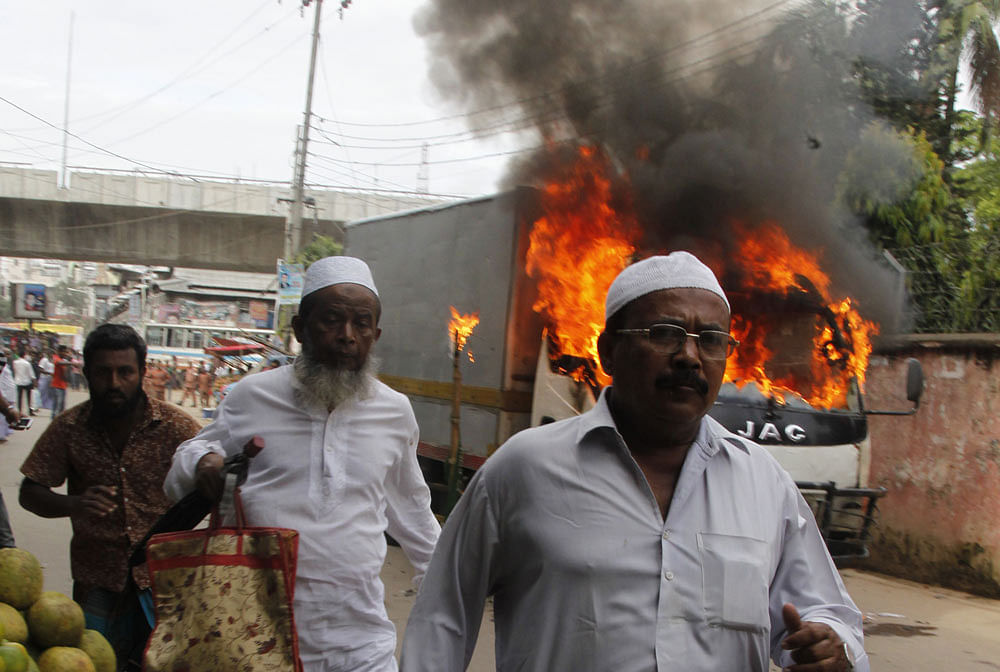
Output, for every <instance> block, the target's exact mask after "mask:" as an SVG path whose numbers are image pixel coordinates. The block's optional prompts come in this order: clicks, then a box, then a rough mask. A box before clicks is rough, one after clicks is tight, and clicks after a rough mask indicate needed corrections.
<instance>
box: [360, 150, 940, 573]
mask: <svg viewBox="0 0 1000 672" xmlns="http://www.w3.org/2000/svg"><path fill="white" fill-rule="evenodd" d="M593 160H595V157H593V156H592V155H588V154H587V153H586V152H583V153H581V155H580V159H579V163H580V169H581V170H584V171H586V172H587V174H588V176H589V177H588V178H587V180H586V182H587V184H586V188H581V186H580V185H579V184H575V183H574V182H573V180H568V181H566V182H562V183H553V184H550V185H548V186H546V187H544V188H542V189H534V188H527V187H521V188H517V189H514V190H511V191H508V192H504V193H501V194H498V195H495V196H489V197H484V198H478V199H472V200H467V201H462V202H457V203H452V204H446V205H441V206H436V207H430V208H426V209H422V210H415V211H410V212H406V213H401V214H395V215H389V216H383V217H377V218H372V219H366V220H361V221H357V222H353V223H351V224H349V225H348V227H347V235H346V241H347V244H346V252H348V253H350V254H352V255H356V256H359V257H361V258H364V259H366V260H367V261H368V262H369V264H370V265H371V266H372V269H373V272H374V274H375V277H377V278H378V282H379V287H380V290H381V292H380V293H381V294H382V297H383V299H382V301H383V316H382V324H381V326H382V328H383V335H382V338H381V339H380V340H379V343H378V345H377V348H376V354H377V355H378V357H379V359H380V360H381V367H380V372H381V373H380V377H381V378H382V379H383V380H384V381H385V382H386V383H387V384H389V385H390V386H392V387H394V388H395V389H397V390H399V391H401V392H403V393H405V394H407V395H408V396H409V398H410V400H411V401H412V404H413V408H414V412H415V414H416V417H417V421H418V423H419V426H420V431H421V442H420V444H419V446H418V449H417V452H418V455H419V457H420V460H421V464H422V467H423V469H424V475H425V477H426V478H427V481H428V483H429V484H430V486H431V489H432V493H433V494H434V501H435V506H436V508H438V509H441V510H445V511H446V510H448V509H450V506H451V505H452V504H453V503H454V500H455V498H456V497H457V495H458V492H459V490H460V489H461V484H462V483H463V482H464V481H465V480H467V478H468V477H469V476H470V475H471V473H472V472H474V471H475V470H476V469H477V468H478V467H479V466H481V465H482V464H483V462H484V461H485V460H486V459H488V457H489V455H490V454H491V453H492V452H493V451H494V450H495V449H496V448H497V447H498V446H499V445H500V444H502V443H503V442H504V441H505V440H506V439H507V438H508V437H510V436H511V435H512V434H514V433H515V432H517V431H519V430H522V429H525V428H527V427H529V426H533V425H537V424H540V423H544V422H549V421H552V420H557V419H560V418H564V417H568V416H569V415H571V414H575V413H579V412H582V411H583V410H586V409H588V408H590V407H591V406H592V405H593V404H594V401H595V399H596V396H597V393H598V392H599V390H600V389H601V387H602V386H604V385H606V384H608V383H609V382H610V379H609V378H608V377H607V376H606V375H605V374H604V372H603V371H602V370H601V368H600V365H599V364H598V363H597V362H598V358H597V354H596V353H597V345H596V344H597V337H598V335H599V333H600V331H601V329H602V328H603V316H604V313H603V310H604V296H605V293H606V291H607V288H608V286H609V285H610V283H611V281H612V280H613V278H614V277H615V276H616V275H617V274H618V272H619V271H620V270H621V269H622V268H624V266H625V265H627V264H628V263H630V262H631V261H633V260H635V259H638V258H641V257H644V256H648V255H649V254H653V253H658V252H666V251H669V250H668V249H659V250H656V249H654V250H649V249H642V248H640V245H641V244H642V242H641V231H640V230H639V227H637V226H636V225H635V224H634V223H633V222H632V221H631V220H630V218H629V217H628V215H627V208H625V207H623V206H621V204H620V203H619V204H618V205H617V206H612V205H611V204H613V203H615V200H616V199H615V197H614V196H613V194H611V193H610V189H611V185H610V183H604V182H602V181H601V180H600V179H595V178H594V175H599V174H600V171H599V170H598V171H595V170H593V168H594V167H593V166H588V165H587V164H588V162H590V161H593ZM728 231H729V233H730V234H731V235H734V236H735V237H736V240H735V241H734V242H735V244H736V246H737V247H736V253H735V254H733V253H732V251H729V252H724V251H723V248H721V247H719V246H718V245H717V244H715V243H713V241H712V240H711V239H708V238H703V239H698V238H696V237H691V236H688V237H687V238H686V239H684V240H681V241H678V246H677V247H675V248H673V249H690V250H691V251H693V252H695V253H696V254H698V255H699V256H700V257H701V258H702V259H703V260H704V261H705V262H706V263H708V265H709V266H711V267H712V268H713V269H714V270H715V271H716V273H717V275H718V276H719V277H720V279H721V281H722V284H723V287H725V288H726V291H727V295H728V296H729V299H730V302H731V304H732V314H733V317H732V332H733V335H734V336H735V338H737V339H738V340H739V341H740V346H739V347H738V348H737V349H736V352H735V353H734V355H733V356H732V357H730V359H729V360H728V364H727V370H726V378H725V382H724V384H723V388H722V390H721V392H720V394H719V397H718V400H717V401H716V403H715V407H714V409H713V410H712V411H711V415H712V416H713V417H715V418H716V419H717V420H719V421H720V422H721V423H722V424H723V425H725V426H726V427H727V428H728V429H730V430H731V431H733V432H736V433H739V434H740V435H742V436H746V437H747V438H750V439H752V440H754V441H756V442H758V443H760V444H762V445H764V446H765V447H767V448H768V449H769V450H770V451H771V452H772V453H773V454H774V456H775V457H776V458H777V459H778V461H779V462H780V463H781V464H782V465H783V466H784V467H785V468H786V469H787V470H788V471H789V473H790V474H791V475H792V477H793V478H794V479H795V480H796V482H797V483H798V484H799V486H800V489H802V491H803V493H804V494H805V495H806V497H807V500H808V501H809V502H810V504H811V505H812V507H813V510H814V513H815V514H816V516H817V520H818V522H819V523H820V526H821V529H822V531H823V533H824V536H825V537H826V539H827V543H828V546H829V547H830V549H831V552H832V554H833V555H834V556H835V559H836V560H838V562H841V563H843V562H844V561H846V560H848V559H850V558H856V557H859V556H864V555H865V554H866V553H867V551H866V547H865V540H866V538H867V535H868V533H869V531H870V526H871V524H872V521H873V515H874V512H875V505H876V502H877V500H878V498H879V497H880V496H881V495H882V494H884V490H881V489H869V488H867V487H866V486H867V485H868V483H867V476H868V462H869V451H870V447H869V444H868V432H867V424H866V420H865V418H866V414H870V413H872V412H873V411H870V410H868V409H866V408H865V405H864V397H863V394H862V390H863V385H864V377H865V370H866V366H867V362H868V357H869V354H870V352H871V349H872V346H871V337H872V336H873V335H874V334H875V333H877V331H878V325H876V324H875V323H874V322H871V321H868V320H865V319H864V318H862V316H861V314H860V313H859V312H858V310H857V308H856V306H855V305H854V304H853V302H852V300H851V298H850V297H846V296H844V297H841V296H835V295H833V294H832V288H831V282H830V279H829V277H828V276H827V275H826V274H825V273H824V272H823V270H822V268H821V266H820V260H819V256H818V254H817V253H815V252H810V251H809V250H806V249H803V248H800V247H796V246H795V245H793V244H792V242H791V241H790V240H789V238H788V236H787V235H785V232H784V231H783V229H782V228H781V226H779V225H778V224H777V223H776V222H764V223H762V224H758V225H756V226H754V227H749V226H746V225H744V224H743V223H741V222H731V223H730V224H729V227H728ZM914 363H915V362H914ZM917 367H919V365H917ZM907 384H908V398H909V399H910V400H911V401H913V402H914V403H915V404H916V402H917V400H918V398H919V392H920V389H921V387H922V379H921V373H920V371H919V368H913V369H912V371H911V374H910V379H909V380H908V383H907ZM914 410H915V406H914ZM912 412H913V411H903V412H897V411H890V412H889V413H912Z"/></svg>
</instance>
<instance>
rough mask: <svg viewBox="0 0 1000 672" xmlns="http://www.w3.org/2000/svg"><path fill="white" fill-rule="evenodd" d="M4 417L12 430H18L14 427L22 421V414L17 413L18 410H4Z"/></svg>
mask: <svg viewBox="0 0 1000 672" xmlns="http://www.w3.org/2000/svg"><path fill="white" fill-rule="evenodd" d="M3 417H4V418H6V420H7V424H8V425H10V426H11V428H13V429H16V427H14V425H16V424H17V421H18V420H20V419H21V414H20V413H18V412H17V409H16V408H11V407H10V406H8V407H7V408H5V409H3Z"/></svg>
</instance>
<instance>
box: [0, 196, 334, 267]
mask: <svg viewBox="0 0 1000 672" xmlns="http://www.w3.org/2000/svg"><path fill="white" fill-rule="evenodd" d="M284 231H285V219H284V217H277V216H268V215H247V214H240V213H227V212H204V211H197V210H170V209H167V208H150V207H141V208H140V207H133V206H125V205H101V204H94V203H65V202H61V201H47V200H35V199H21V198H5V197H2V196H0V241H2V243H0V252H2V254H4V255H5V256H12V257H41V258H46V259H69V260H74V261H106V262H120V263H132V264H149V265H160V266H183V267H187V268H215V269H223V270H233V271H256V272H258V273H273V272H274V263H275V259H276V258H278V257H280V256H281V255H282V252H283V250H284ZM314 232H315V233H321V234H323V235H327V236H330V237H332V238H333V239H334V240H343V230H342V229H341V227H340V225H339V224H338V223H336V222H329V221H326V220H319V221H318V222H314V221H313V220H311V219H307V220H305V221H303V223H302V240H303V241H304V242H308V241H309V240H311V239H312V235H313V233H314Z"/></svg>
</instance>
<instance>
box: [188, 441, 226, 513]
mask: <svg viewBox="0 0 1000 672" xmlns="http://www.w3.org/2000/svg"><path fill="white" fill-rule="evenodd" d="M224 463H225V460H224V458H223V457H222V456H221V455H219V454H217V453H208V454H207V455H205V456H203V457H202V458H201V459H200V460H198V465H197V466H196V467H195V469H194V487H195V489H196V490H198V492H200V493H201V494H203V495H205V497H207V498H208V499H210V500H211V501H213V502H217V501H219V499H221V498H222V490H223V487H224V485H225V482H224V480H223V478H222V467H223V465H224Z"/></svg>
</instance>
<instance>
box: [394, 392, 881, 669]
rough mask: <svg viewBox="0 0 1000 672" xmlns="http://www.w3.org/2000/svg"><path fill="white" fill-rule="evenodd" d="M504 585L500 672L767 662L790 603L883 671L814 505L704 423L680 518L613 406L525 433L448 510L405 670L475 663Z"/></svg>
mask: <svg viewBox="0 0 1000 672" xmlns="http://www.w3.org/2000/svg"><path fill="white" fill-rule="evenodd" d="M488 595H493V596H494V605H493V608H494V617H495V621H496V661H497V670H498V671H499V672H515V671H516V672H563V671H569V670H572V671H573V672H610V671H612V670H613V671H614V672H654V671H655V672H676V671H680V670H683V671H685V672H767V669H768V658H769V657H771V658H773V659H774V660H775V662H777V663H778V664H779V665H783V666H784V665H789V664H791V662H792V661H791V658H790V656H789V653H788V652H787V651H782V649H781V648H780V643H781V640H782V639H783V638H784V637H785V635H786V632H785V626H784V623H783V621H782V617H781V607H782V604H783V603H785V602H791V603H792V604H794V605H795V606H796V607H797V608H798V610H799V613H800V615H801V616H802V619H803V620H804V621H819V622H823V623H827V624H829V625H830V626H831V627H832V628H833V629H834V630H836V631H837V633H838V634H839V635H840V637H841V639H843V640H844V641H845V642H846V643H847V645H848V646H849V647H850V650H851V651H852V653H853V656H854V657H855V659H856V662H855V665H856V666H857V667H856V669H857V670H858V672H867V671H868V669H869V665H868V659H867V657H866V656H865V654H864V649H863V638H864V635H863V634H862V629H861V614H860V612H859V611H858V609H857V608H856V607H855V606H854V603H853V602H852V601H851V598H850V597H849V596H848V594H847V591H846V590H845V589H844V585H843V583H842V582H841V580H840V576H839V575H838V574H837V570H836V569H835V568H834V566H833V562H832V561H831V560H830V555H829V553H828V552H827V550H826V547H825V545H824V543H823V539H822V538H821V537H820V534H819V531H818V529H817V528H816V523H815V520H814V519H813V516H812V512H811V511H810V510H809V507H808V505H807V504H806V503H805V501H804V500H803V499H802V496H801V495H800V494H799V492H798V490H797V489H796V487H795V484H794V483H793V482H792V479H791V478H790V477H789V476H788V474H787V473H785V471H784V470H783V469H782V468H781V467H780V466H779V465H778V463H777V462H776V461H775V460H774V458H772V457H771V456H770V455H769V454H768V453H767V451H766V450H764V449H763V448H761V447H760V446H758V445H756V444H754V443H752V442H749V441H746V440H744V439H742V438H740V437H738V436H736V435H734V434H731V433H730V432H728V431H726V429H725V428H723V427H722V426H721V425H720V424H719V423H717V422H716V421H715V420H712V419H711V418H708V417H706V418H704V419H703V420H702V425H701V430H700V433H699V434H698V438H697V439H696V440H695V442H694V444H693V445H692V446H691V448H690V450H689V451H688V454H687V458H686V460H685V462H684V466H683V468H682V470H681V474H680V476H679V478H678V481H677V486H676V489H675V490H674V495H673V499H672V500H671V504H670V509H669V511H668V514H667V518H666V520H664V519H663V516H662V515H661V514H660V508H659V505H658V504H657V502H656V498H655V497H654V496H653V493H652V491H651V490H650V488H649V485H648V484H647V482H646V479H645V477H644V475H643V473H642V470H641V469H640V468H639V466H638V465H637V464H636V462H635V460H633V459H632V456H631V454H630V453H629V451H628V448H626V446H625V443H624V441H623V440H622V438H621V435H620V434H619V433H618V431H617V429H616V428H615V424H614V420H613V418H612V416H611V413H610V412H609V410H608V405H607V390H605V392H604V393H603V394H602V395H601V398H600V400H599V401H598V404H597V405H596V406H595V407H594V408H593V409H591V410H590V411H588V412H587V413H584V414H583V415H581V416H579V417H576V418H571V419H569V420H564V421H562V422H557V423H553V424H550V425H545V426H543V427H537V428H534V429H529V430H526V431H523V432H521V433H519V434H517V435H515V436H514V437H512V438H511V439H510V440H509V441H508V442H507V443H506V444H504V445H503V446H501V447H500V449H499V450H498V451H497V452H496V453H494V454H493V456H491V457H490V459H489V460H487V462H486V464H485V465H484V466H483V467H482V468H481V469H480V470H479V472H478V473H477V474H476V476H475V478H473V480H472V482H471V483H470V484H469V487H468V488H467V489H466V491H465V494H464V495H463V496H462V499H461V500H460V501H459V503H458V506H457V507H456V508H455V510H454V511H453V512H452V514H451V516H449V518H448V522H447V524H446V525H445V528H444V531H443V532H442V534H441V539H440V541H439V543H438V548H437V550H436V551H435V553H434V559H433V560H432V562H431V565H430V568H429V569H428V571H427V577H426V579H425V580H424V582H423V585H422V586H421V589H420V594H419V595H418V597H417V602H416V605H414V608H413V610H412V612H411V613H410V620H409V622H408V623H407V626H406V637H405V639H404V641H403V653H402V669H403V672H460V671H461V670H464V669H465V667H466V666H467V665H468V662H469V659H470V657H471V656H472V652H473V649H474V647H475V643H476V636H477V634H478V629H479V624H480V622H481V620H482V611H483V604H484V602H485V600H486V598H487V596H488Z"/></svg>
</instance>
